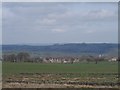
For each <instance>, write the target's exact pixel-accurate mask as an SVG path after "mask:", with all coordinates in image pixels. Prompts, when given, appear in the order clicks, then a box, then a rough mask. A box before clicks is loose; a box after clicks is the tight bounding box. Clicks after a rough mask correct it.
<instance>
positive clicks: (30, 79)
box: [3, 62, 118, 88]
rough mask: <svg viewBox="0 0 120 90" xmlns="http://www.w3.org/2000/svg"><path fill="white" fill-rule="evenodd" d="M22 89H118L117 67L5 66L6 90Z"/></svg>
mask: <svg viewBox="0 0 120 90" xmlns="http://www.w3.org/2000/svg"><path fill="white" fill-rule="evenodd" d="M28 83H29V84H28ZM21 85H22V87H35V88H36V87H56V86H57V87H76V88H79V87H95V88H96V87H107V88H108V87H110V88H117V86H118V63H117V62H99V63H98V64H95V63H93V62H91V63H74V64H50V63H49V64H42V63H10V62H5V63H3V87H21ZM52 85H53V86H52ZM61 85H62V86H61Z"/></svg>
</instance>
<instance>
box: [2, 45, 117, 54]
mask: <svg viewBox="0 0 120 90" xmlns="http://www.w3.org/2000/svg"><path fill="white" fill-rule="evenodd" d="M2 50H3V52H4V53H7V52H30V53H38V54H39V53H47V54H48V53H52V54H55V53H64V54H65V53H67V54H88V53H90V54H108V53H113V54H115V53H117V50H118V45H117V44H115V43H66V44H59V43H56V44H53V45H41V46H38V45H2Z"/></svg>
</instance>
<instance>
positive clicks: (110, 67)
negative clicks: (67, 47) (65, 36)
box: [2, 62, 118, 74]
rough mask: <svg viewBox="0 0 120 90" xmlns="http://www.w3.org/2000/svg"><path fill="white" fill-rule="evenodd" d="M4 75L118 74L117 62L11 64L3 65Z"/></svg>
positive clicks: (5, 63)
mask: <svg viewBox="0 0 120 90" xmlns="http://www.w3.org/2000/svg"><path fill="white" fill-rule="evenodd" d="M2 69H3V74H19V73H92V72H94V73H117V72H118V63H117V62H99V63H98V64H95V63H89V64H88V63H74V64H50V63H49V64H43V63H24V62H20V63H11V62H4V63H3V64H2Z"/></svg>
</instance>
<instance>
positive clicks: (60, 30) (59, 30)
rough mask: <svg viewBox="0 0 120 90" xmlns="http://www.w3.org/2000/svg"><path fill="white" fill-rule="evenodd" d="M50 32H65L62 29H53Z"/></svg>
mask: <svg viewBox="0 0 120 90" xmlns="http://www.w3.org/2000/svg"><path fill="white" fill-rule="evenodd" d="M52 32H57V33H63V32H66V30H64V29H53V30H52Z"/></svg>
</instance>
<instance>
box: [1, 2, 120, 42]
mask: <svg viewBox="0 0 120 90" xmlns="http://www.w3.org/2000/svg"><path fill="white" fill-rule="evenodd" d="M117 4H118V3H92V2H91V3H83V2H79V3H67V2H63V3H54V2H46V3H45V2H44V3H42V2H36V3H33V2H32V3H30V2H26V3H25V2H23V3H21V2H19V3H15V2H10V3H3V6H2V9H3V10H2V11H3V13H2V14H3V15H2V16H3V17H2V20H3V21H2V25H3V28H2V30H3V34H2V35H3V44H28V43H37V44H39V43H40V44H41V43H82V42H86V43H87V42H92V43H97V42H102V43H117V42H118V25H117V24H118V22H117V21H118V6H117Z"/></svg>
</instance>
